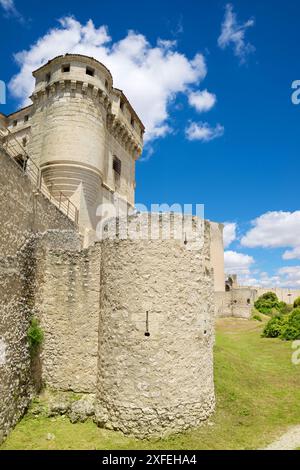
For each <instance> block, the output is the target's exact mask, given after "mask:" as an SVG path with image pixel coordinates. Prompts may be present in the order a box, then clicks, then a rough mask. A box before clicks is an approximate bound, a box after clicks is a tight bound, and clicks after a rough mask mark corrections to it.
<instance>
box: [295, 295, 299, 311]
mask: <svg viewBox="0 0 300 470" xmlns="http://www.w3.org/2000/svg"><path fill="white" fill-rule="evenodd" d="M297 307H300V297H297V299H295V301H294V308H297Z"/></svg>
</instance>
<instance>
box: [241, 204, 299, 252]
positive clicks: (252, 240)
mask: <svg viewBox="0 0 300 470" xmlns="http://www.w3.org/2000/svg"><path fill="white" fill-rule="evenodd" d="M251 223H252V225H253V227H252V228H251V229H250V230H249V231H248V232H247V233H246V235H245V236H244V237H242V239H241V244H242V245H243V246H247V247H250V248H256V247H262V248H284V247H290V248H292V250H291V251H286V252H285V253H284V255H283V258H284V259H294V258H300V211H295V212H283V211H274V212H267V213H265V214H263V215H261V216H260V217H258V218H257V219H255V220H253V221H252V222H251Z"/></svg>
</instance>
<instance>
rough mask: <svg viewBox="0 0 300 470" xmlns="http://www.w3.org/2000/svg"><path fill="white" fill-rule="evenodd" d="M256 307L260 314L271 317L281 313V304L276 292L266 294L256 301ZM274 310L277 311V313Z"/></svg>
mask: <svg viewBox="0 0 300 470" xmlns="http://www.w3.org/2000/svg"><path fill="white" fill-rule="evenodd" d="M254 307H255V308H256V310H258V311H259V312H260V313H264V314H265V315H270V314H274V313H278V312H279V311H280V302H279V300H278V298H277V295H276V294H274V292H266V293H265V294H263V295H261V296H260V297H259V298H258V299H257V300H256V302H255V303H254ZM274 310H276V312H275V311H274Z"/></svg>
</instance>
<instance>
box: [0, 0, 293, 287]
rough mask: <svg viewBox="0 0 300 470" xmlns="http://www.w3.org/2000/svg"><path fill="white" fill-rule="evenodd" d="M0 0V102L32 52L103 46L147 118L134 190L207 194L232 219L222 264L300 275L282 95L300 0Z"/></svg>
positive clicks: (12, 91) (279, 279)
mask: <svg viewBox="0 0 300 470" xmlns="http://www.w3.org/2000/svg"><path fill="white" fill-rule="evenodd" d="M1 4H2V9H1V7H0V43H1V68H0V79H1V80H4V81H5V82H6V83H7V84H9V83H10V85H9V93H8V99H7V104H6V105H1V107H0V111H1V112H3V113H6V114H8V113H10V112H12V111H14V110H15V109H17V108H18V107H19V106H20V105H21V104H22V103H24V99H25V98H26V96H27V95H28V94H29V89H30V86H31V81H30V76H29V75H30V74H29V71H30V70H31V68H30V67H31V65H38V64H39V63H40V62H43V60H44V61H45V60H46V59H47V60H48V58H50V57H51V56H52V55H57V52H58V53H60V52H61V48H64V47H65V48H67V50H65V49H64V50H62V52H67V51H69V52H72V51H78V50H79V49H78V48H80V50H82V51H83V52H86V53H89V55H95V54H99V57H100V58H102V57H107V60H108V62H109V63H108V64H107V65H109V67H110V68H111V69H112V72H113V75H114V78H115V83H116V84H117V85H118V86H121V87H122V88H123V90H124V92H125V94H127V95H128V96H129V98H130V100H131V101H132V104H133V105H134V107H135V108H137V109H138V111H139V114H141V117H142V118H143V120H144V121H145V123H146V125H147V128H148V136H147V139H148V140H147V144H146V150H145V153H144V157H143V159H142V161H141V162H139V163H138V164H137V192H136V201H137V202H139V203H143V204H146V205H148V206H149V207H150V204H151V203H168V204H173V203H181V204H184V203H194V204H196V203H204V204H205V216H206V218H209V219H211V220H216V221H220V222H230V223H231V224H235V225H229V226H228V227H227V229H226V240H227V248H226V262H227V266H228V269H229V270H231V271H238V272H239V273H240V276H241V278H242V279H243V280H244V282H245V283H248V284H262V285H279V284H280V285H286V286H290V287H293V286H294V287H296V286H298V287H299V288H300V212H299V192H300V189H299V188H300V187H299V183H298V181H299V172H300V162H299V156H298V152H299V150H298V149H299V126H300V105H299V106H297V105H295V104H293V103H292V100H291V95H292V89H291V86H292V82H293V81H295V80H300V61H299V53H298V51H297V46H298V45H299V43H300V28H299V16H300V2H296V1H295V0H285V1H283V0H272V2H270V1H269V0H251V1H248V0H235V1H232V3H231V4H229V3H228V2H226V1H221V0H215V1H212V0H211V1H208V0H205V1H204V0H202V1H200V0H198V1H192V0H186V1H184V2H183V1H178V0H173V1H172V2H171V1H164V2H162V1H156V0H152V2H150V3H149V2H140V1H130V0H128V1H127V2H126V7H125V8H124V4H125V2H121V1H119V0H115V1H114V2H96V1H91V0H86V1H85V2H79V1H76V0H73V1H66V0H65V1H62V0H61V1H56V0H52V1H51V2H46V3H44V4H43V5H42V6H41V3H40V2H37V1H30V0H28V1H26V2H25V1H21V0H15V1H14V2H13V0H0V5H1ZM71 16H72V17H73V20H70V17H71ZM62 18H63V19H64V20H63V21H62V22H58V20H59V19H62ZM67 18H69V19H67ZM89 20H92V22H93V23H89V25H88V26H86V25H87V22H88V21H89ZM72 21H73V22H72ZM103 26H106V27H107V28H106V29H105V28H103ZM101 27H102V29H101ZM53 28H55V29H54V30H53ZM50 30H51V33H49V31H50ZM128 31H133V32H132V33H128ZM47 33H49V34H50V38H49V34H48V37H46V38H45V35H46V34H47ZM60 35H61V36H60ZM77 36H78V37H77ZM47 38H48V39H47ZM38 40H39V41H40V42H39V43H37V41H38ZM158 41H159V42H158ZM166 41H168V42H166ZM170 41H171V42H170ZM57 43H59V44H57ZM20 51H25V52H24V53H23V54H22V55H20V54H19V56H17V58H16V56H15V54H16V53H20ZM47 54H48V55H50V57H47ZM149 63H151V65H149ZM128 70H129V72H128ZM124 71H126V72H125V73H123V72H124ZM125 75H126V76H127V79H126V77H125ZM12 77H15V79H14V80H13V81H11V80H12ZM124 77H125V78H124ZM128 77H129V78H128ZM133 77H136V79H133ZM27 92H28V93H27ZM159 136H160V137H159ZM268 213H270V214H268ZM230 239H232V242H231V244H229V240H230Z"/></svg>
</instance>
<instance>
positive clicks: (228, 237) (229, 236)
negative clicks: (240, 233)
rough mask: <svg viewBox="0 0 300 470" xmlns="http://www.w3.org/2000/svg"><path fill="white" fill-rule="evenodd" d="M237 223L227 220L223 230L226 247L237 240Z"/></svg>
mask: <svg viewBox="0 0 300 470" xmlns="http://www.w3.org/2000/svg"><path fill="white" fill-rule="evenodd" d="M236 229H237V225H236V223H232V222H225V224H224V231H223V240H224V248H228V247H229V245H231V243H232V242H234V240H236Z"/></svg>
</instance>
